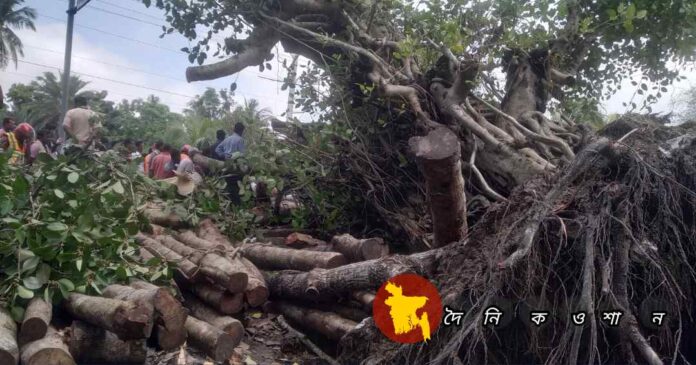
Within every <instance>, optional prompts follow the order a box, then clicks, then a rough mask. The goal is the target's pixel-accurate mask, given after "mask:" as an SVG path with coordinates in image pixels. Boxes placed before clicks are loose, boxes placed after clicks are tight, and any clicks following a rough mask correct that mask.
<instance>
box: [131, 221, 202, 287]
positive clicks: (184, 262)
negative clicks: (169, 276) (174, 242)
mask: <svg viewBox="0 0 696 365" xmlns="http://www.w3.org/2000/svg"><path fill="white" fill-rule="evenodd" d="M135 241H136V242H138V244H139V245H140V246H142V247H143V248H145V249H146V250H147V251H148V252H150V254H152V255H155V256H157V257H159V258H160V259H163V260H165V261H167V262H168V263H170V264H172V265H175V266H176V268H177V269H178V270H179V271H180V272H181V273H182V274H183V275H184V276H185V277H186V278H187V280H191V281H195V280H196V279H197V276H198V274H199V272H198V266H196V265H195V264H194V263H193V262H191V261H190V260H189V259H187V258H184V257H183V256H181V255H180V254H178V253H176V252H175V251H173V250H171V249H169V248H167V247H165V246H163V245H162V244H161V243H159V242H157V241H156V240H154V239H152V238H150V237H148V236H146V235H144V234H143V233H138V234H137V235H136V236H135ZM141 251H142V249H141ZM145 257H146V255H145Z"/></svg>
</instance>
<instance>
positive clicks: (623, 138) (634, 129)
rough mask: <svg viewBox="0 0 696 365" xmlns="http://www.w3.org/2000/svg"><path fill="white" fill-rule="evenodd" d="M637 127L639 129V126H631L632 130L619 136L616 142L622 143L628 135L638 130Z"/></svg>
mask: <svg viewBox="0 0 696 365" xmlns="http://www.w3.org/2000/svg"><path fill="white" fill-rule="evenodd" d="M639 129H640V128H633V130H631V131H630V132H628V133H626V134H624V136H623V137H621V138H619V140H618V141H616V143H622V142H623V141H625V140H626V139H627V138H628V137H630V136H631V134H633V133H635V132H636V131H638V130H639Z"/></svg>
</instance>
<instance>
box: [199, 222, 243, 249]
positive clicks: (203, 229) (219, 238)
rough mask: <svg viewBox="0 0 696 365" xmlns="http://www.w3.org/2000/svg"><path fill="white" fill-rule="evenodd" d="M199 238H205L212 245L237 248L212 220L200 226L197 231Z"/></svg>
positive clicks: (201, 223)
mask: <svg viewBox="0 0 696 365" xmlns="http://www.w3.org/2000/svg"><path fill="white" fill-rule="evenodd" d="M196 233H197V234H198V237H200V238H203V239H205V240H207V241H210V242H212V243H215V244H218V245H223V246H226V247H227V248H231V247H235V246H234V245H233V244H232V242H230V240H229V239H228V238H227V237H226V236H225V235H224V234H222V232H220V230H219V229H218V228H217V226H216V225H215V222H213V221H212V220H210V219H204V220H202V221H201V222H200V223H199V224H198V230H197V231H196Z"/></svg>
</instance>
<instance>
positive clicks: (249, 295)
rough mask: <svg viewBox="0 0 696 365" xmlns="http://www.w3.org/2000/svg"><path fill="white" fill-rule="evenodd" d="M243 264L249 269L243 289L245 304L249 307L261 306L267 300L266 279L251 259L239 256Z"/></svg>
mask: <svg viewBox="0 0 696 365" xmlns="http://www.w3.org/2000/svg"><path fill="white" fill-rule="evenodd" d="M240 259H241V261H242V263H243V264H244V266H246V267H247V269H248V270H249V282H248V283H247V288H246V290H245V291H244V298H245V299H246V302H247V304H249V306H251V307H258V306H261V305H262V304H263V303H266V300H268V295H269V290H268V286H267V284H266V279H265V278H264V277H263V274H262V273H261V271H259V269H258V268H257V267H256V266H255V265H254V264H252V263H251V261H249V260H247V259H245V258H243V257H242V258H240Z"/></svg>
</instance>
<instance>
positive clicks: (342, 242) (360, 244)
mask: <svg viewBox="0 0 696 365" xmlns="http://www.w3.org/2000/svg"><path fill="white" fill-rule="evenodd" d="M331 244H332V245H333V248H334V251H336V252H340V253H342V254H343V256H345V257H346V259H348V261H350V262H358V261H365V260H374V259H378V258H380V257H384V256H387V255H389V246H387V245H386V244H385V243H384V240H383V239H381V238H366V239H357V238H355V237H353V236H351V235H349V234H342V235H340V236H334V237H333V238H332V239H331Z"/></svg>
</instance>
